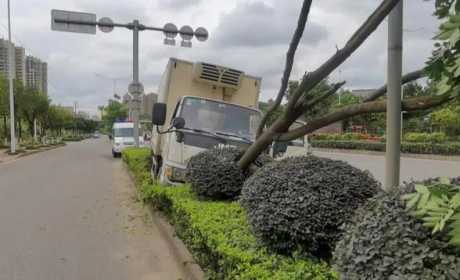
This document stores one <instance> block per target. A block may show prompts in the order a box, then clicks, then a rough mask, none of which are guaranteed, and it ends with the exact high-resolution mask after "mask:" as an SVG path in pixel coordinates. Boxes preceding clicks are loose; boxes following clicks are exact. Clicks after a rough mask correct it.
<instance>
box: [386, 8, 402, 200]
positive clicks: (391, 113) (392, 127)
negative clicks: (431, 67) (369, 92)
mask: <svg viewBox="0 0 460 280" xmlns="http://www.w3.org/2000/svg"><path fill="white" fill-rule="evenodd" d="M402 27H403V1H399V3H398V4H397V5H396V6H395V7H394V9H393V11H391V13H390V14H389V16H388V67H387V71H388V73H387V77H388V94H387V144H386V166H385V168H386V170H385V172H386V176H385V186H384V188H385V190H386V191H388V190H390V189H392V188H395V187H398V186H399V179H400V160H401V74H402V45H403V44H402V38H403V32H402V31H403V28H402Z"/></svg>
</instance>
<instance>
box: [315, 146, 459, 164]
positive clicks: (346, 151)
mask: <svg viewBox="0 0 460 280" xmlns="http://www.w3.org/2000/svg"><path fill="white" fill-rule="evenodd" d="M314 152H324V153H342V154H357V155H374V156H384V155H385V152H378V151H366V150H350V149H329V148H313V153H314ZM401 157H404V158H418V159H432V160H447V161H460V156H444V155H430V154H406V153H401Z"/></svg>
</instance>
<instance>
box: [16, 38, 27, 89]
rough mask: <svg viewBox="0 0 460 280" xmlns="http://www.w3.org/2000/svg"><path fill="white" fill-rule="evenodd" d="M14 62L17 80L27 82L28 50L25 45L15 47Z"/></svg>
mask: <svg viewBox="0 0 460 280" xmlns="http://www.w3.org/2000/svg"><path fill="white" fill-rule="evenodd" d="M14 62H15V63H14V64H15V74H16V77H15V78H16V80H19V81H21V83H22V84H23V85H25V84H26V50H25V49H24V48H23V47H15V48H14Z"/></svg>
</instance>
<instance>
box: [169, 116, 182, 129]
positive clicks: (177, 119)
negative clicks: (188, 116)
mask: <svg viewBox="0 0 460 280" xmlns="http://www.w3.org/2000/svg"><path fill="white" fill-rule="evenodd" d="M172 127H174V128H175V129H182V128H184V127H185V120H184V118H182V117H175V118H174V119H173V122H172Z"/></svg>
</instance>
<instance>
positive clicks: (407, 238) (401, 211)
mask: <svg viewBox="0 0 460 280" xmlns="http://www.w3.org/2000/svg"><path fill="white" fill-rule="evenodd" d="M408 187H409V188H410V187H411V186H408ZM333 262H334V266H335V268H336V270H337V271H338V272H339V274H340V275H341V279H356V280H361V279H362V280H364V279H377V280H378V279H382V280H383V279H408V280H411V279H413V280H416V279H417V280H418V279H424V280H434V279H446V280H447V279H452V280H453V279H460V257H459V255H458V250H456V249H455V248H451V247H449V245H448V244H447V242H445V241H443V240H442V239H441V238H437V237H432V236H431V234H430V231H429V230H428V229H427V228H425V227H424V226H423V225H422V223H421V222H420V221H418V220H417V219H416V218H414V217H413V216H411V215H410V214H408V213H407V211H406V210H405V208H404V203H403V202H402V201H401V200H400V194H399V193H396V192H393V193H390V194H384V193H382V194H379V195H377V196H375V197H373V198H371V199H370V200H369V201H368V203H366V204H365V205H364V206H363V207H362V208H360V209H359V210H358V211H356V214H355V216H354V218H353V220H352V221H351V222H350V223H349V224H348V225H347V226H346V227H345V233H344V235H343V238H342V240H341V241H340V242H338V244H337V247H336V248H335V251H334V259H333Z"/></svg>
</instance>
